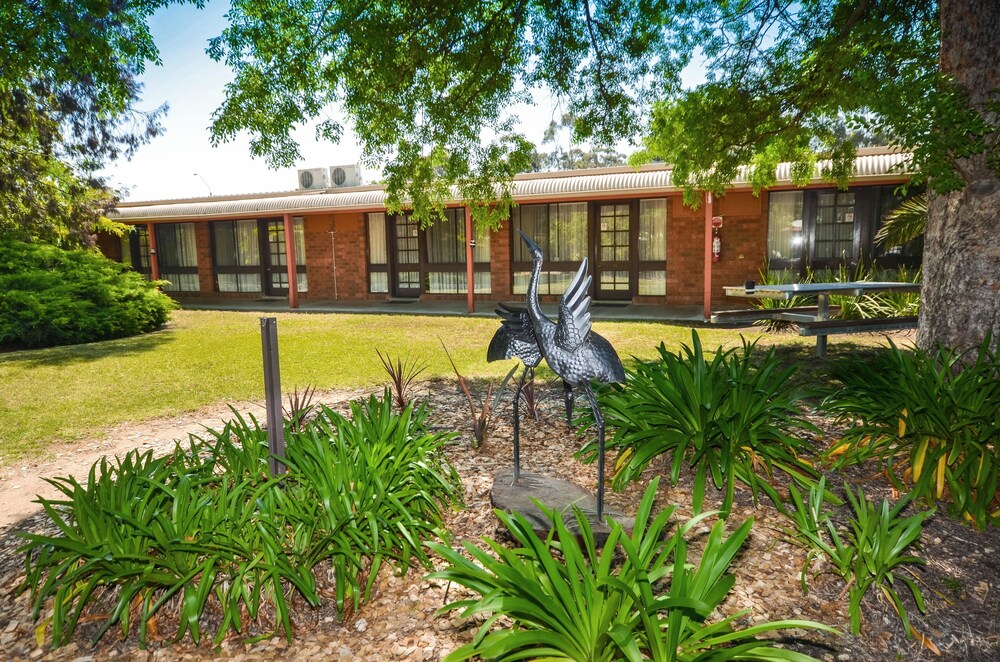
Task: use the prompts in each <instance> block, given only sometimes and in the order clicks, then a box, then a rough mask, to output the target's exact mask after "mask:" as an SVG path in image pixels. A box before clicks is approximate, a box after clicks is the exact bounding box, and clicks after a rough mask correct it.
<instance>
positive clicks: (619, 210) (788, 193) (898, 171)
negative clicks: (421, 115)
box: [98, 148, 919, 317]
mask: <svg viewBox="0 0 1000 662" xmlns="http://www.w3.org/2000/svg"><path fill="white" fill-rule="evenodd" d="M907 157H908V155H906V154H903V153H899V152H896V151H892V150H888V149H885V148H871V149H862V150H859V151H858V156H857V158H856V161H855V166H854V176H853V177H852V178H851V181H850V185H849V187H848V188H847V189H846V190H838V189H837V188H836V187H835V186H834V185H833V184H831V183H830V182H828V181H823V180H821V179H820V178H819V177H818V175H817V177H816V178H815V179H814V181H813V182H812V183H810V184H809V185H808V186H805V187H799V186H795V185H793V184H792V182H791V175H790V167H789V166H788V164H783V165H781V166H779V168H778V171H777V179H778V181H777V183H776V184H775V185H774V186H772V187H771V188H769V189H767V190H765V191H762V192H761V193H760V195H754V193H753V192H752V190H751V186H750V183H749V182H748V181H746V180H745V179H744V178H741V177H738V178H737V180H736V181H734V182H733V183H732V185H731V186H730V188H729V189H727V191H726V193H725V195H720V196H714V197H713V196H710V195H705V196H704V198H703V200H702V203H701V205H700V206H699V208H698V209H696V210H695V209H691V208H689V207H686V206H684V204H683V202H682V199H681V190H680V189H679V188H678V187H675V186H673V185H672V183H671V178H670V174H671V173H670V169H669V166H664V165H662V164H654V165H649V166H645V167H643V168H641V169H640V170H638V171H637V170H636V169H634V168H631V167H627V166H625V167H615V168H601V169H591V170H574V171H569V172H546V173H531V174H524V175H519V176H518V177H517V178H516V179H515V181H514V199H515V201H516V203H517V205H516V206H515V207H514V209H513V211H512V213H511V218H510V219H509V220H508V221H506V222H505V223H504V224H503V226H502V227H501V228H500V229H499V230H497V231H494V232H489V233H480V234H476V235H475V237H474V242H470V241H467V237H469V236H470V235H472V234H473V232H472V231H471V228H472V223H471V218H470V215H469V214H468V212H467V209H465V208H464V207H462V206H461V203H460V201H456V202H455V204H454V205H453V206H449V208H448V209H447V212H446V218H445V219H444V220H439V221H437V222H435V223H434V225H433V226H431V227H429V228H427V229H420V227H419V226H418V224H417V223H416V222H414V221H413V220H412V219H411V218H410V217H409V216H408V215H407V214H406V213H403V214H388V213H387V211H386V208H385V192H384V189H383V188H382V187H378V186H359V185H356V184H357V183H358V181H359V180H358V173H357V170H356V169H354V168H351V167H345V166H340V167H333V168H330V171H332V173H331V172H329V171H328V170H326V169H320V168H317V169H310V170H302V171H300V172H299V188H298V190H294V191H286V192H278V193H260V194H247V195H229V196H215V197H207V198H190V199H178V200H156V201H148V202H123V203H120V204H119V205H118V208H117V210H116V211H115V212H114V213H112V215H111V217H112V218H113V219H114V220H118V221H121V222H124V223H127V224H130V225H134V226H135V228H136V231H135V232H131V233H129V234H128V235H126V236H125V237H122V238H120V239H119V238H117V237H112V236H101V237H99V238H98V245H99V246H100V248H101V250H102V251H103V252H104V254H105V255H107V256H108V257H110V258H112V259H115V260H119V261H122V262H125V263H128V264H130V265H131V266H132V267H133V268H134V269H136V270H137V271H140V272H143V273H144V274H146V275H147V276H148V277H150V278H153V279H156V280H161V279H162V280H165V281H168V282H169V284H168V285H166V286H165V287H164V290H165V291H167V292H168V293H169V294H170V295H171V296H173V297H175V298H176V299H177V300H179V301H180V302H181V303H182V304H184V303H186V302H191V303H194V302H197V303H198V304H200V305H202V306H204V305H206V304H207V305H211V304H212V303H213V302H217V303H219V304H220V305H221V304H222V303H223V302H224V300H227V299H249V300H257V301H260V300H271V301H272V303H274V302H277V303H282V302H281V301H280V300H282V299H287V302H288V305H289V307H291V308H297V307H299V305H300V302H303V301H305V302H310V303H316V304H319V303H322V302H342V303H350V302H377V301H390V302H397V301H420V302H434V301H459V302H466V303H467V307H468V310H469V312H472V311H473V310H474V309H475V308H476V305H477V303H479V304H480V306H481V307H484V308H487V309H488V310H492V306H491V304H489V303H483V302H494V301H517V300H520V299H523V296H524V294H525V293H526V291H527V287H528V278H529V275H530V273H531V256H530V254H529V253H528V251H527V249H526V248H525V246H524V244H523V242H521V241H520V238H519V236H518V231H519V230H521V231H524V232H525V233H526V234H527V235H529V236H531V237H532V238H534V240H535V241H536V242H538V244H539V246H541V248H542V250H543V252H544V255H545V263H544V265H543V272H542V278H541V282H540V287H539V293H540V294H541V295H542V299H543V301H545V300H548V301H556V300H557V299H558V297H559V296H560V295H561V294H562V293H563V291H564V290H565V288H566V286H567V285H568V283H569V281H570V279H571V278H572V276H573V274H574V273H575V271H576V269H577V268H578V267H579V264H580V261H581V260H582V259H583V258H584V257H587V258H589V260H590V273H591V275H592V276H593V282H592V285H591V292H590V295H591V297H592V298H593V300H594V301H595V303H601V302H607V303H612V304H613V303H632V304H640V305H641V304H652V305H659V306H667V307H681V306H687V307H696V308H695V310H697V307H702V308H703V309H704V313H705V316H706V317H707V316H708V314H709V312H710V311H711V310H712V309H713V308H726V307H732V305H733V303H734V302H733V301H729V302H727V301H726V300H725V299H726V298H725V295H724V292H723V287H724V286H727V285H740V284H743V283H744V281H746V280H748V279H759V273H760V270H761V269H762V268H763V267H764V265H765V263H766V264H768V265H769V267H770V268H771V269H772V270H774V269H791V270H794V271H799V272H802V271H804V270H805V268H806V267H807V266H809V267H811V268H812V269H821V268H824V267H837V266H840V265H851V264H857V263H859V262H862V261H874V263H875V264H876V265H878V266H885V267H896V266H900V265H902V264H906V265H909V266H914V265H916V264H919V247H916V249H914V250H910V249H904V250H898V249H897V250H896V251H895V252H893V253H890V254H886V253H884V252H882V251H881V250H880V248H879V247H877V246H876V245H875V244H874V241H873V239H874V236H875V233H876V232H877V231H878V229H879V227H880V224H881V222H882V219H883V218H884V217H885V215H886V213H887V212H889V211H890V210H892V209H893V208H894V207H895V206H896V205H897V204H898V203H899V201H900V199H901V198H900V196H899V194H898V191H897V188H898V187H899V185H900V184H902V183H904V182H905V181H907V176H906V174H905V169H904V168H903V166H904V165H905V161H906V159H907ZM820 167H822V164H820V165H819V166H818V167H817V173H818V172H819V168H820ZM470 281H471V282H472V283H473V286H472V292H470V291H469V287H468V283H469V282H470ZM275 300H277V301H275Z"/></svg>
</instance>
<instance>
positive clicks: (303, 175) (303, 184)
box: [299, 168, 330, 190]
mask: <svg viewBox="0 0 1000 662" xmlns="http://www.w3.org/2000/svg"><path fill="white" fill-rule="evenodd" d="M327 176H328V175H327V171H326V168H307V169H305V170H299V189H300V190H316V189H325V188H328V187H329V186H330V180H329V179H327Z"/></svg>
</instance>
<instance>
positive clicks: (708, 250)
mask: <svg viewBox="0 0 1000 662" xmlns="http://www.w3.org/2000/svg"><path fill="white" fill-rule="evenodd" d="M712 212H713V209H712V193H711V192H710V191H706V192H705V292H704V297H703V300H704V307H705V319H710V318H711V317H712V215H713V213H712Z"/></svg>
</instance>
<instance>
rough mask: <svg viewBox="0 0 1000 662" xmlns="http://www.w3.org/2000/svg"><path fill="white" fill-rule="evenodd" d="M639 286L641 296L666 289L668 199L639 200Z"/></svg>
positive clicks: (655, 293) (657, 293)
mask: <svg viewBox="0 0 1000 662" xmlns="http://www.w3.org/2000/svg"><path fill="white" fill-rule="evenodd" d="M638 242H639V245H638V253H639V288H638V293H639V295H641V296H658V295H664V294H666V293H667V199H666V198H655V199H651V200H640V201H639V237H638Z"/></svg>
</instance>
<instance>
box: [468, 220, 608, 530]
mask: <svg viewBox="0 0 1000 662" xmlns="http://www.w3.org/2000/svg"><path fill="white" fill-rule="evenodd" d="M520 234H521V239H522V240H523V241H524V243H525V245H527V247H528V250H529V251H530V252H531V258H532V264H531V279H530V280H529V281H528V293H527V310H517V309H511V308H507V307H504V311H506V312H507V314H506V315H505V314H503V313H501V311H499V310H498V311H497V312H498V314H501V317H502V318H503V323H502V326H501V329H500V331H498V332H497V335H496V336H494V340H493V342H491V343H490V352H489V353H492V352H493V351H494V347H493V345H494V343H496V344H497V345H498V348H497V351H498V352H499V351H500V345H501V341H500V340H498V338H497V337H498V336H502V337H504V338H507V337H509V338H510V339H511V342H509V343H506V344H507V346H508V347H510V350H509V351H510V352H511V353H510V354H509V355H508V356H506V357H505V358H510V357H511V356H517V357H518V358H521V360H522V361H524V364H525V371H524V373H523V374H522V375H521V382H519V384H518V392H517V395H515V400H514V404H515V408H514V409H515V412H514V415H515V419H514V420H515V451H514V453H515V460H514V463H515V481H516V479H517V471H518V467H517V464H518V461H519V459H520V458H519V456H518V455H519V453H518V449H517V432H516V430H517V416H518V413H517V403H518V400H517V398H518V397H519V396H520V388H521V386H522V385H523V382H524V377H525V375H526V374H528V372H529V370H530V371H532V372H533V371H534V368H535V367H536V366H537V365H538V364H539V363H540V362H541V359H542V358H544V359H545V362H546V363H547V364H548V366H549V368H551V369H552V371H553V372H554V373H556V374H557V375H559V376H560V377H562V379H563V385H564V389H565V394H566V412H567V418H569V417H570V414H571V412H572V407H573V391H574V389H577V388H582V389H583V391H584V393H585V394H586V396H587V401H588V402H589V403H590V408H591V410H592V411H593V414H594V423H595V425H596V426H597V475H598V482H597V519H598V520H599V521H600V520H601V519H602V518H603V515H604V417H603V416H602V415H601V410H600V408H599V407H598V405H597V398H596V397H595V395H594V391H593V388H591V385H590V383H591V381H592V380H595V379H596V380H598V381H601V382H605V383H608V382H623V381H625V370H624V368H623V367H622V362H621V360H620V359H619V358H618V354H617V352H615V349H614V347H612V346H611V343H609V342H608V341H607V340H606V339H605V338H604V337H602V336H600V335H598V334H597V333H594V332H593V331H592V330H591V328H590V296H589V295H588V294H587V292H588V291H589V289H590V282H591V278H590V276H589V275H587V258H584V259H583V262H581V264H580V268H579V269H578V270H577V272H576V275H575V276H573V280H572V281H571V282H570V284H569V287H567V288H566V292H565V293H564V294H563V295H562V299H560V301H559V319H558V321H555V322H553V321H552V320H551V319H549V318H548V317H547V316H546V315H545V313H543V312H542V307H541V304H539V302H538V280H539V278H540V277H541V273H542V249H541V248H539V246H538V244H536V243H535V242H534V241H532V240H531V238H530V237H528V236H527V235H526V234H524V232H521V233H520ZM504 327H506V329H505V328H504ZM529 331H530V333H529ZM531 336H534V344H533V345H532V343H531ZM503 342H506V341H503ZM504 351H505V352H506V351H507V350H506V349H505V350H504ZM487 358H489V355H488V356H487Z"/></svg>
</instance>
